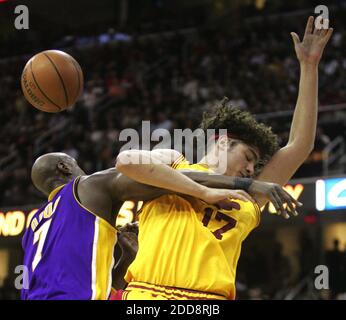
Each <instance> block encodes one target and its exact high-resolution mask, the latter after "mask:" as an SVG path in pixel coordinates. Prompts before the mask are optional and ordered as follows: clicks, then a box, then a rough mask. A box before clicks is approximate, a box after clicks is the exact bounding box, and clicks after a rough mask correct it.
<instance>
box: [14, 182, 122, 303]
mask: <svg viewBox="0 0 346 320" xmlns="http://www.w3.org/2000/svg"><path fill="white" fill-rule="evenodd" d="M76 183H78V178H77V179H75V180H73V181H71V182H70V183H68V184H66V185H64V186H61V187H59V188H57V189H55V190H54V191H53V192H52V193H51V194H50V195H49V198H48V203H46V204H45V205H44V206H43V207H42V208H40V209H39V210H38V211H37V212H36V214H35V215H34V216H33V217H32V219H31V222H30V226H29V228H28V229H27V230H26V232H25V234H24V237H23V240H22V246H23V249H24V265H25V266H26V267H27V269H28V288H27V289H23V290H22V293H21V295H22V299H42V300H43V299H44V300H46V299H64V300H65V299H76V300H77V299H78V300H80V299H83V300H90V299H96V300H98V299H107V298H108V296H109V294H110V290H111V280H112V279H111V278H112V277H111V271H112V268H113V264H114V260H113V250H114V246H115V243H116V239H117V237H116V229H115V228H114V227H113V226H111V225H110V224H109V223H108V222H106V221H105V220H103V219H102V218H100V217H98V216H97V215H95V214H94V213H92V212H91V211H89V210H88V209H87V208H85V207H84V206H83V205H82V204H81V203H80V202H79V200H78V197H76V192H75V188H76Z"/></svg>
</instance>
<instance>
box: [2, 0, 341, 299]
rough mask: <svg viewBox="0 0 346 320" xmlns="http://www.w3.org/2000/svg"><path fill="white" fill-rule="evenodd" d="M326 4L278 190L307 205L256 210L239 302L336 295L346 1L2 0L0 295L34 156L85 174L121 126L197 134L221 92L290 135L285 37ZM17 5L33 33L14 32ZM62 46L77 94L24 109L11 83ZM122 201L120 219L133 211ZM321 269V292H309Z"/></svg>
mask: <svg viewBox="0 0 346 320" xmlns="http://www.w3.org/2000/svg"><path fill="white" fill-rule="evenodd" d="M319 4H324V5H327V7H328V9H329V15H330V20H331V24H332V26H333V27H334V35H333V38H332V41H331V43H329V45H328V47H327V49H326V52H325V53H324V57H323V59H322V62H321V64H320V68H319V70H320V79H319V83H320V85H319V87H320V92H319V102H320V107H319V110H320V112H319V126H318V132H317V137H316V143H315V149H314V151H313V152H312V153H311V155H310V157H309V158H308V159H307V161H306V162H305V164H304V165H303V166H302V167H301V168H300V169H299V170H298V172H297V173H296V174H295V176H294V179H293V180H292V181H291V182H290V184H289V185H288V186H287V190H289V191H290V192H291V193H292V195H294V196H295V197H296V198H297V199H299V200H300V201H301V202H303V203H304V206H303V207H302V208H301V209H300V210H299V211H300V216H299V217H297V218H293V219H290V220H288V221H286V220H284V219H282V218H280V217H277V216H276V215H273V214H270V212H271V211H272V208H269V210H268V208H266V209H265V211H266V212H264V213H263V215H262V223H261V225H260V227H259V228H257V229H256V230H255V231H254V232H253V233H252V234H251V235H250V237H249V238H248V239H247V240H246V241H245V243H244V245H243V250H242V255H241V258H240V262H239V266H238V270H237V273H238V283H237V287H238V298H239V299H345V295H346V172H345V164H346V156H345V132H346V131H345V124H346V86H345V83H346V82H345V77H346V58H344V55H343V53H344V52H345V48H346V38H345V36H346V31H345V21H346V1H341V0H339V1H326V2H325V3H319V2H316V1H304V0H301V1H289V2H288V1H279V0H277V1H276V0H267V1H266V0H257V1H255V0H243V1H242V0H233V1H232V0H189V1H183V0H179V1H178V0H177V1H169V0H142V1H136V0H119V1H116V0H99V1H86V0H84V1H82V0H74V1H67V0H60V1H51V0H50V1H44V0H32V1H11V0H9V1H4V0H2V1H0V30H1V33H0V41H1V45H0V141H1V144H0V299H18V298H19V292H18V290H16V289H15V287H14V281H15V278H16V276H17V274H15V272H14V270H15V267H16V266H17V265H20V264H21V261H22V258H23V253H22V250H21V237H22V235H23V232H24V230H25V228H26V225H27V223H28V221H29V219H30V213H32V212H33V210H34V209H37V208H38V207H39V206H40V204H42V203H43V202H44V200H45V199H44V198H42V196H41V195H40V193H39V192H38V191H37V190H35V188H34V187H33V186H32V184H31V182H30V168H31V166H32V163H33V160H34V159H35V158H36V157H37V156H38V155H40V154H42V153H46V152H51V151H64V152H66V153H68V154H70V155H71V156H73V157H75V158H76V159H77V160H78V162H79V163H80V164H81V167H82V168H85V170H86V172H88V173H91V172H94V171H96V170H101V169H104V168H108V167H111V166H113V165H114V159H115V156H116V154H117V152H118V151H119V148H120V147H121V144H119V142H117V137H118V135H119V132H120V131H121V130H122V129H124V128H135V129H137V130H138V129H140V124H141V121H142V120H150V121H151V125H152V127H151V128H152V130H154V129H160V128H162V129H168V130H170V131H172V130H173V129H174V128H192V129H194V128H196V127H197V126H198V119H200V115H201V113H202V112H203V110H204V109H205V108H206V107H207V106H209V105H210V104H212V103H213V102H215V101H216V100H217V99H220V98H222V97H223V96H228V97H229V98H230V102H231V103H232V104H233V105H236V106H238V107H239V108H242V109H246V110H249V111H250V112H252V113H254V114H256V117H257V118H258V119H259V120H261V121H264V122H266V123H269V124H270V125H271V126H272V127H273V129H274V131H275V132H276V133H278V134H279V135H280V141H281V144H284V143H285V142H286V140H287V137H288V130H289V124H290V121H291V116H292V111H293V108H294V106H295V100H296V96H297V85H298V76H299V72H298V63H297V61H296V58H295V53H294V50H293V46H292V42H291V41H292V40H291V38H290V35H289V32H290V31H295V32H297V33H298V34H302V32H303V30H304V26H305V21H306V18H307V16H309V15H311V14H314V9H315V7H316V6H317V5H319ZM17 5H26V6H27V7H28V9H29V14H30V16H29V29H28V30H17V29H16V28H15V27H14V20H15V18H16V14H15V13H14V8H15V7H16V6H17ZM53 48H54V49H61V50H63V51H66V52H68V53H70V54H72V55H73V56H74V57H75V58H76V60H77V61H78V62H79V63H80V65H81V67H82V69H83V72H84V76H85V87H84V92H83V94H82V96H81V98H80V99H79V101H78V102H77V104H76V105H75V106H74V107H73V108H71V109H70V110H68V111H65V112H62V113H59V114H54V115H52V114H45V113H43V112H40V111H38V110H36V109H34V108H33V107H31V106H30V105H29V104H28V103H27V102H26V101H25V99H24V97H23V94H22V92H21V89H20V75H21V71H22V69H23V67H24V65H25V63H26V61H27V60H28V59H29V58H30V57H31V56H32V55H34V54H35V53H38V52H40V51H42V50H46V49H53ZM138 205H140V204H136V203H131V202H128V203H126V204H125V205H124V207H123V210H122V212H121V218H122V221H118V222H119V223H122V222H124V221H128V220H132V219H133V217H134V214H135V211H136V208H137V206H138ZM320 264H326V265H328V267H329V272H330V290H316V288H315V287H314V279H315V278H316V276H317V274H316V273H315V267H316V266H317V265H320Z"/></svg>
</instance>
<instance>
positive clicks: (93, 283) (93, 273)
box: [91, 217, 100, 300]
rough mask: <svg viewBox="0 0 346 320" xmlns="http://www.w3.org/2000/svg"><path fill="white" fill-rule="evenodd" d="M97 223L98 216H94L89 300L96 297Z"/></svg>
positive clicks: (98, 220)
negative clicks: (90, 294)
mask: <svg viewBox="0 0 346 320" xmlns="http://www.w3.org/2000/svg"><path fill="white" fill-rule="evenodd" d="M99 223H100V219H99V217H96V219H95V227H94V230H95V231H94V242H93V256H92V262H91V291H92V297H91V300H95V298H96V290H97V288H96V271H97V270H96V260H97V242H98V239H99Z"/></svg>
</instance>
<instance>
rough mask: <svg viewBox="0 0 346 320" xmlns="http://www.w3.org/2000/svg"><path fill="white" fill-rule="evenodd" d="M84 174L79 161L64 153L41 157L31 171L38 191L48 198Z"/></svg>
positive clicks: (48, 154)
mask: <svg viewBox="0 0 346 320" xmlns="http://www.w3.org/2000/svg"><path fill="white" fill-rule="evenodd" d="M84 174H85V173H84V171H83V170H82V169H81V168H80V167H79V166H78V163H77V161H76V160H75V159H74V158H72V157H71V156H69V155H67V154H66V153H62V152H54V153H47V154H44V155H43V156H40V157H39V158H37V159H36V161H35V163H34V165H33V166H32V169H31V179H32V182H33V183H34V185H35V187H36V188H37V189H38V190H40V191H41V192H42V193H44V194H45V195H47V196H48V195H49V194H50V193H51V192H52V191H53V190H54V189H55V188H57V187H59V186H61V185H63V184H66V183H68V182H69V181H71V180H72V179H74V178H76V177H77V176H80V175H84Z"/></svg>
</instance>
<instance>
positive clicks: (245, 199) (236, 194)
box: [230, 193, 250, 202]
mask: <svg viewBox="0 0 346 320" xmlns="http://www.w3.org/2000/svg"><path fill="white" fill-rule="evenodd" d="M230 198H231V199H237V200H241V201H244V202H248V201H250V200H249V199H248V198H246V197H244V196H243V195H241V194H239V193H232V194H231V195H230Z"/></svg>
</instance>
